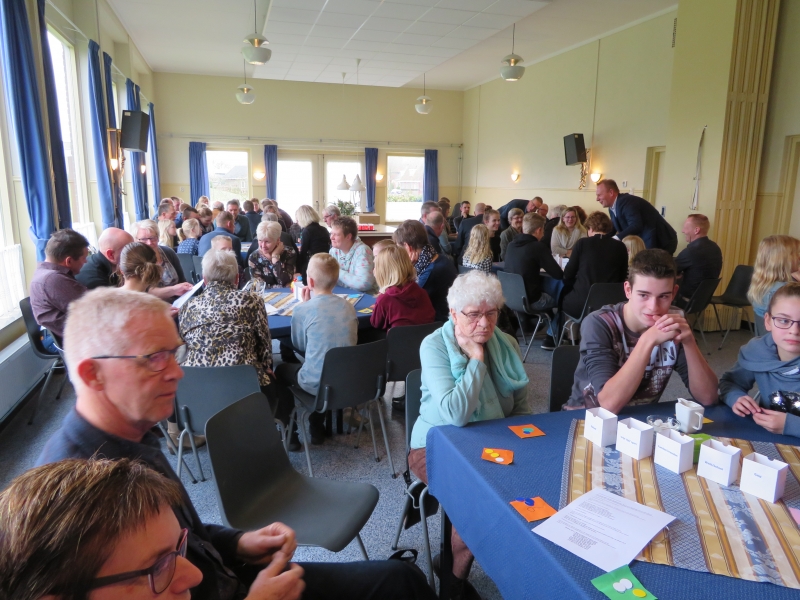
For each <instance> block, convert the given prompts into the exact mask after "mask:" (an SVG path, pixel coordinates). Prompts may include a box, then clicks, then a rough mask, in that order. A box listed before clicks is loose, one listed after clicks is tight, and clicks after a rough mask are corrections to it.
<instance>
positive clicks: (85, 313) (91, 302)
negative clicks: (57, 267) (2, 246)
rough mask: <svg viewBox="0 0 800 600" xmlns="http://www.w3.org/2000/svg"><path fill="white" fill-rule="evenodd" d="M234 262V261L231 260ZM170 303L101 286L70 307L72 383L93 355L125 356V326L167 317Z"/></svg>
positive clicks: (67, 334) (67, 348) (67, 336)
mask: <svg viewBox="0 0 800 600" xmlns="http://www.w3.org/2000/svg"><path fill="white" fill-rule="evenodd" d="M234 260H235V259H234ZM169 306H170V305H169V304H167V303H166V302H164V301H163V300H161V299H159V298H156V297H155V296H151V295H150V294H145V293H142V292H131V291H129V290H123V289H121V288H110V287H101V288H98V289H96V290H92V291H90V292H87V293H86V294H84V295H83V296H81V297H80V298H79V299H77V300H75V301H73V302H72V303H70V305H69V311H68V312H67V324H66V327H65V328H64V358H65V360H66V362H67V369H68V370H69V378H70V380H71V381H72V382H73V383H79V382H80V381H81V379H80V377H79V376H78V364H79V363H80V362H81V361H83V360H85V359H87V358H91V357H93V356H109V355H111V356H121V355H125V354H127V353H128V348H129V347H130V346H129V340H130V331H128V325H129V324H132V325H134V326H138V324H141V323H146V322H148V320H149V319H148V315H152V314H155V313H158V314H164V315H169Z"/></svg>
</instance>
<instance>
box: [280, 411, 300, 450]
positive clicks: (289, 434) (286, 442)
mask: <svg viewBox="0 0 800 600" xmlns="http://www.w3.org/2000/svg"><path fill="white" fill-rule="evenodd" d="M296 422H297V408H293V409H292V412H291V413H290V414H289V430H288V431H287V433H286V439H284V440H283V449H284V450H286V452H289V440H290V439H291V438H292V432H293V431H294V428H295V423H296Z"/></svg>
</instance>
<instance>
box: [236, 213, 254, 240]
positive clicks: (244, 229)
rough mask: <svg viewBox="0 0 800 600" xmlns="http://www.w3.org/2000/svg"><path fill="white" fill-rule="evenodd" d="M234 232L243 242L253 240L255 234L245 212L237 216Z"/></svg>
mask: <svg viewBox="0 0 800 600" xmlns="http://www.w3.org/2000/svg"><path fill="white" fill-rule="evenodd" d="M233 234H234V235H235V236H236V237H238V238H239V239H240V240H241V241H243V242H252V241H253V234H252V233H251V231H250V221H249V220H248V218H247V217H246V216H244V215H243V214H240V215H239V216H238V217H236V221H235V224H234V229H233Z"/></svg>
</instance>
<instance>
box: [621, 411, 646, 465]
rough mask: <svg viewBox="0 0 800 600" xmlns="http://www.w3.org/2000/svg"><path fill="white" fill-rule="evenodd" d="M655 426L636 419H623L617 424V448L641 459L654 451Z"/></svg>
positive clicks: (623, 452)
mask: <svg viewBox="0 0 800 600" xmlns="http://www.w3.org/2000/svg"><path fill="white" fill-rule="evenodd" d="M654 435H655V432H654V430H653V427H652V426H650V425H648V424H647V423H643V422H642V421H638V420H636V419H623V420H622V421H619V423H618V425H617V450H618V451H620V452H622V454H627V455H628V456H630V457H632V458H635V459H636V460H641V459H643V458H647V457H648V456H650V455H651V454H652V453H653V436H654Z"/></svg>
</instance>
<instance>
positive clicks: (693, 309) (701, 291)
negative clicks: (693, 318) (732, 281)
mask: <svg viewBox="0 0 800 600" xmlns="http://www.w3.org/2000/svg"><path fill="white" fill-rule="evenodd" d="M719 282H720V280H719V279H704V280H703V281H701V282H700V285H699V286H697V289H696V290H695V291H694V294H692V297H691V299H690V300H689V304H687V305H686V310H685V311H684V313H686V315H687V316H688V315H699V314H700V313H701V312H703V311H704V310H705V309H706V307H707V306H708V303H709V302H711V298H712V297H713V296H714V290H716V289H717V286H718V285H719Z"/></svg>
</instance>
